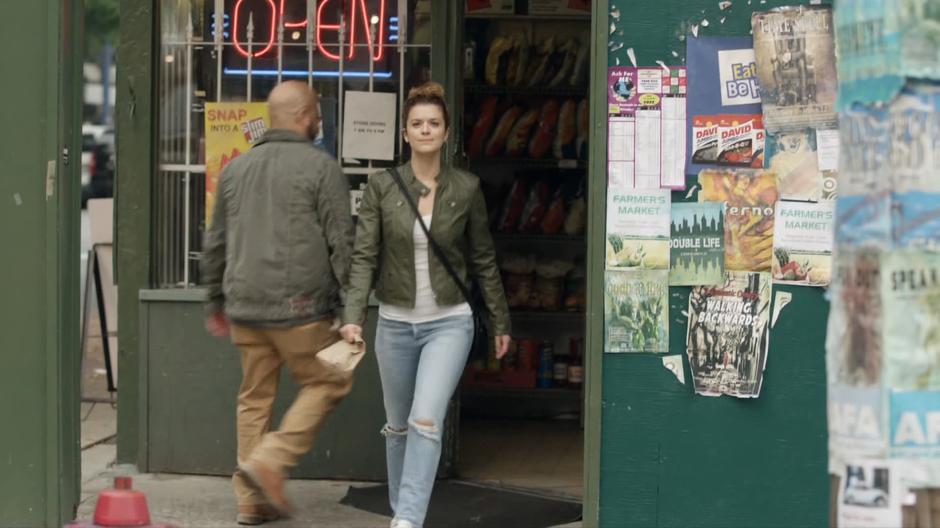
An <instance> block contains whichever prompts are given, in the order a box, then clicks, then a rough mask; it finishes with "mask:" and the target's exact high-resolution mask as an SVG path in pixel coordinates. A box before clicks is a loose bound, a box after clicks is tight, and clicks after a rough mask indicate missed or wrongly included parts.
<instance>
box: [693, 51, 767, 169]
mask: <svg viewBox="0 0 940 528" xmlns="http://www.w3.org/2000/svg"><path fill="white" fill-rule="evenodd" d="M686 65H687V73H688V77H689V81H688V82H689V97H688V101H687V105H688V107H687V109H686V120H687V125H686V173H687V174H698V173H699V171H701V170H702V169H706V168H714V167H715V162H714V161H707V160H717V156H718V143H717V135H716V134H717V123H718V121H719V119H718V118H719V116H722V115H759V114H761V105H760V88H759V85H758V82H757V65H756V62H755V60H754V42H753V39H752V38H751V37H689V39H688V44H687V47H686ZM696 118H699V122H700V123H702V124H703V125H702V126H698V127H696V126H695V120H696ZM706 124H713V125H714V126H713V128H714V129H715V130H714V131H711V132H710V131H709V129H706V128H704V127H706V126H707V125H706ZM697 132H698V133H699V136H700V137H696V133H697ZM706 136H707V137H706ZM710 138H714V139H715V142H714V147H713V148H714V155H712V154H711V153H712V150H711V149H712V143H711V142H710V141H709V139H710ZM696 152H698V155H696ZM693 158H694V159H693ZM703 161H704V162H703Z"/></svg>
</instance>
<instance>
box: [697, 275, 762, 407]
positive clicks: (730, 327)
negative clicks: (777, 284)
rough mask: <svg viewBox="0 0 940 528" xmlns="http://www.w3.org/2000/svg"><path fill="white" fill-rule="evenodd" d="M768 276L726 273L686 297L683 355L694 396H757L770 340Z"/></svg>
mask: <svg viewBox="0 0 940 528" xmlns="http://www.w3.org/2000/svg"><path fill="white" fill-rule="evenodd" d="M769 323H770V274H769V273H744V272H734V271H729V272H726V273H725V279H724V281H723V282H722V284H720V285H718V286H698V287H695V288H693V289H692V294H691V295H690V296H689V328H688V334H687V336H686V351H687V353H688V355H689V365H690V366H691V369H692V382H693V385H694V387H695V392H696V393H697V394H701V395H703V396H720V395H722V394H727V395H729V396H735V397H738V398H756V397H758V396H759V395H760V389H761V384H762V383H763V379H764V367H765V366H766V363H767V352H768V344H769V341H770V324H769Z"/></svg>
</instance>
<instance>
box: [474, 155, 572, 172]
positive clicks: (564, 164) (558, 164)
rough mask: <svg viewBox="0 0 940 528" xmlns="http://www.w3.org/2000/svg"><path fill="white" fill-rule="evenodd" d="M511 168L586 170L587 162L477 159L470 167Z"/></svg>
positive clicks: (570, 160)
mask: <svg viewBox="0 0 940 528" xmlns="http://www.w3.org/2000/svg"><path fill="white" fill-rule="evenodd" d="M496 166H499V167H509V168H518V169H585V168H587V162H586V161H584V160H576V159H563V160H559V159H528V158H476V159H471V160H470V167H496Z"/></svg>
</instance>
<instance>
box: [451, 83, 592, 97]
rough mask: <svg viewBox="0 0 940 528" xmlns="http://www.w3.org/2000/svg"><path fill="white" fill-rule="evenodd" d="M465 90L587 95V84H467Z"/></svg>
mask: <svg viewBox="0 0 940 528" xmlns="http://www.w3.org/2000/svg"><path fill="white" fill-rule="evenodd" d="M464 92H466V93H468V94H475V95H523V96H551V97H585V96H587V93H588V88H587V86H570V85H565V86H558V87H555V88H541V87H537V86H533V87H528V86H490V85H488V84H478V83H473V84H465V85H464Z"/></svg>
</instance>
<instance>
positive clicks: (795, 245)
mask: <svg viewBox="0 0 940 528" xmlns="http://www.w3.org/2000/svg"><path fill="white" fill-rule="evenodd" d="M776 214H777V217H776V219H775V220H774V259H773V269H772V273H773V277H774V282H778V283H782V284H791V285H795V286H827V285H829V282H830V280H831V277H832V244H833V238H834V236H835V232H834V229H835V204H834V203H833V202H820V203H810V202H777V210H776Z"/></svg>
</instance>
